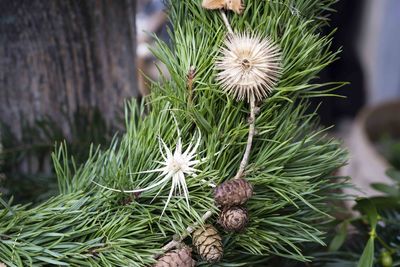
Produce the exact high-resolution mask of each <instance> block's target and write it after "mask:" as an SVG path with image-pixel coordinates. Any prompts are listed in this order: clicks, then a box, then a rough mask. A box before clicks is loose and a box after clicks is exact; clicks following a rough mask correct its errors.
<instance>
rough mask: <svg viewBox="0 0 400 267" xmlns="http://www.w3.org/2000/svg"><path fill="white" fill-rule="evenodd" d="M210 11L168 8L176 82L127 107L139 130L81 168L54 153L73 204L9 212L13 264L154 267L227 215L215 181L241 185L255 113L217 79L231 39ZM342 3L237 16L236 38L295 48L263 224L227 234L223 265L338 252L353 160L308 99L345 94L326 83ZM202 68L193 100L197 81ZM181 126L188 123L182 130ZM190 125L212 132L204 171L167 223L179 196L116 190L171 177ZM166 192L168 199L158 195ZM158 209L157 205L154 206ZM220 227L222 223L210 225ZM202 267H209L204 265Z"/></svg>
mask: <svg viewBox="0 0 400 267" xmlns="http://www.w3.org/2000/svg"><path fill="white" fill-rule="evenodd" d="M200 2H201V1H200V0H195V1H180V0H172V1H171V2H169V3H168V10H169V15H170V20H171V23H172V25H173V30H171V32H170V34H171V44H166V43H163V42H162V41H158V47H157V49H155V50H154V54H155V55H156V56H157V57H158V58H159V59H160V60H161V62H162V63H164V64H165V66H166V67H167V69H168V72H169V75H170V78H168V79H167V78H165V77H164V78H162V81H161V82H159V83H156V82H153V83H152V93H151V95H150V96H149V97H148V98H147V99H146V101H145V103H142V104H138V103H137V102H136V101H135V100H132V101H130V102H129V103H128V104H127V109H126V133H125V134H124V135H123V136H122V137H121V139H119V140H118V139H115V140H114V141H113V142H112V144H111V146H110V148H109V149H107V150H104V151H100V150H96V149H92V151H91V152H90V155H89V159H88V161H87V162H86V163H85V164H84V165H82V166H77V165H76V164H75V163H74V161H73V158H72V157H70V156H69V155H68V153H67V151H66V149H65V146H60V148H58V149H57V151H56V152H55V153H54V155H53V158H54V164H55V169H56V172H57V176H58V180H59V188H60V195H59V196H57V197H55V198H53V199H50V200H49V201H47V202H45V203H43V204H41V205H39V206H37V207H29V206H18V205H17V206H12V205H11V203H9V204H7V205H6V206H7V207H5V208H4V209H3V210H1V217H0V234H1V237H2V238H1V240H0V259H1V260H2V261H3V262H5V263H6V264H7V265H9V266H44V265H46V264H54V265H59V266H145V265H148V264H151V263H152V262H154V260H153V258H152V255H154V254H155V253H159V252H160V249H161V247H162V246H163V244H165V243H167V242H168V241H170V240H171V239H172V237H173V236H174V235H182V234H183V233H184V232H185V229H186V227H188V226H190V225H193V224H194V223H196V222H199V221H200V220H201V216H202V215H203V214H204V213H205V212H206V211H208V210H211V211H213V212H214V214H216V212H217V208H216V207H215V206H214V201H213V197H212V189H211V188H210V187H209V184H210V183H213V184H220V183H222V182H223V181H225V180H228V179H230V178H232V176H234V175H235V172H236V170H237V168H238V165H239V163H240V160H241V158H242V155H243V152H244V147H245V146H246V136H247V131H248V127H247V120H246V119H247V113H248V111H247V108H246V106H245V105H244V104H242V103H237V102H235V101H234V100H232V99H230V97H228V96H227V95H225V94H224V93H223V92H222V91H221V90H220V88H219V86H218V85H217V84H216V82H215V79H214V78H215V72H214V68H213V66H214V62H215V59H216V56H217V55H218V52H219V48H220V46H221V45H222V43H223V40H224V38H225V36H226V30H225V28H224V24H223V22H222V19H221V17H220V16H219V13H218V12H210V11H206V10H203V9H202V8H201V3H200ZM334 2H335V1H334V0H324V1H313V0H297V1H295V2H294V1H289V0H282V1H274V0H271V1H259V0H248V1H245V5H246V9H245V11H244V13H243V15H242V16H238V15H234V14H229V16H228V17H229V19H230V21H231V23H232V28H233V29H234V31H251V32H257V33H258V34H259V35H261V36H265V37H266V36H269V37H270V38H271V39H273V40H274V41H275V42H276V43H278V44H279V46H280V47H281V49H282V52H283V59H284V60H283V76H282V79H281V81H280V83H279V85H278V87H277V88H276V89H275V91H274V93H273V94H272V95H271V96H270V97H269V98H268V99H267V100H265V101H264V102H263V103H260V109H261V113H260V114H259V116H258V117H257V120H256V127H257V132H258V134H257V135H256V136H255V139H254V144H253V150H252V152H251V155H250V160H249V163H250V165H249V166H248V168H247V170H246V177H247V179H248V180H249V181H250V182H251V183H252V184H253V185H254V187H255V196H254V197H253V198H252V199H251V200H250V201H249V203H248V209H249V213H250V224H249V226H248V228H247V230H246V231H245V232H243V233H241V234H228V233H223V236H224V246H225V248H224V251H225V256H224V260H223V262H221V263H220V264H219V266H244V265H250V266H257V265H259V266H265V262H267V261H268V260H270V259H271V258H272V257H275V256H279V257H286V258H290V259H295V260H300V261H306V260H309V258H308V257H307V256H306V255H304V254H303V251H302V249H303V247H304V245H305V244H308V243H318V244H324V242H323V238H324V229H325V226H326V223H327V222H328V221H329V220H330V219H331V217H330V216H329V214H330V213H331V212H332V210H333V205H330V204H329V203H331V201H332V200H337V199H341V198H342V197H343V196H341V195H340V194H338V193H337V190H338V189H340V188H341V187H343V186H344V185H345V181H343V180H341V179H339V178H340V177H335V176H334V175H333V173H334V171H335V170H336V169H337V168H339V167H340V166H342V165H343V164H344V163H345V160H346V155H345V152H344V151H343V150H342V149H341V148H340V144H339V143H338V142H336V141H334V140H331V139H329V138H328V137H327V136H326V134H325V130H324V129H319V128H318V125H317V124H316V121H317V119H316V114H315V113H311V114H307V112H306V111H307V107H308V105H307V101H306V99H307V98H308V97H315V96H321V95H330V94H331V91H332V90H334V89H335V87H337V86H338V85H340V84H335V83H333V84H327V85H322V84H315V79H316V78H317V74H318V72H319V71H320V70H321V69H323V68H324V67H325V66H326V65H328V64H329V63H331V62H332V61H334V60H335V59H336V56H337V53H336V52H331V51H330V49H329V48H330V40H331V36H321V34H320V28H321V27H322V26H323V25H325V24H326V21H327V17H326V15H327V13H326V11H329V10H330V6H331V5H332V4H333V3H334ZM191 67H194V69H195V73H196V74H195V78H194V82H193V92H192V93H193V95H192V96H190V97H191V99H192V100H191V101H188V99H189V94H190V93H189V91H188V89H187V74H188V72H189V70H190V69H191ZM174 117H175V118H176V121H177V125H178V126H177V125H176V124H175V122H174ZM177 127H179V129H180V130H181V133H182V140H183V144H187V143H189V142H190V140H191V138H192V137H193V135H194V133H195V132H196V131H198V130H199V131H201V134H202V140H201V144H200V148H199V151H200V154H199V158H204V162H203V163H202V164H201V165H199V167H198V168H199V169H200V170H201V173H200V174H199V175H198V176H197V177H189V178H187V184H188V188H189V192H190V204H191V207H190V208H188V207H187V205H186V203H185V200H184V198H183V197H180V196H175V197H174V198H173V199H172V200H171V203H170V204H169V206H168V209H167V211H166V214H165V215H164V216H162V217H160V214H161V212H162V210H163V208H164V205H165V201H166V200H167V196H168V191H169V186H166V187H165V188H162V189H161V190H160V191H158V190H159V188H156V189H154V190H150V191H147V192H143V193H141V194H140V195H128V194H124V193H114V192H109V191H107V190H103V189H101V188H99V187H97V186H95V185H94V184H93V183H92V181H96V182H98V183H101V184H104V185H107V186H109V187H113V188H118V189H121V190H123V189H134V188H141V187H144V186H146V185H149V184H151V183H153V182H154V181H156V180H157V179H158V178H157V174H137V173H138V172H140V171H144V170H150V169H155V168H157V167H158V165H157V163H156V161H159V160H160V159H161V156H160V152H159V143H158V137H159V136H160V137H162V139H163V140H164V141H165V142H166V143H167V144H168V146H170V147H174V146H175V143H176V140H177V137H178V136H177ZM158 192H159V195H158V197H156V198H154V196H155V195H156V194H157V193H158ZM153 198H154V199H153ZM209 222H210V223H214V222H215V216H214V217H212V218H211V219H210V220H209ZM199 264H200V265H205V263H202V262H199Z"/></svg>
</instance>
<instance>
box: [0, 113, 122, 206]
mask: <svg viewBox="0 0 400 267" xmlns="http://www.w3.org/2000/svg"><path fill="white" fill-rule="evenodd" d="M61 117H62V118H63V123H64V125H67V127H66V128H68V129H69V134H68V136H66V135H65V134H64V131H63V130H62V129H61V127H60V123H57V122H55V121H54V120H53V119H52V118H50V117H45V118H43V119H41V120H37V121H36V122H35V123H34V125H33V126H31V125H29V124H28V123H25V122H24V123H23V125H22V129H23V130H22V133H23V135H22V137H21V139H18V138H16V137H15V136H14V134H13V133H12V132H11V130H10V127H9V126H8V125H6V124H0V133H1V140H0V141H1V143H2V144H4V148H3V150H1V151H0V159H1V160H0V173H3V174H4V175H5V179H3V180H4V181H3V183H2V184H1V185H2V186H3V187H5V188H6V189H7V191H8V192H7V195H6V196H7V197H9V196H13V197H14V199H15V201H16V202H17V203H29V202H35V203H36V202H40V201H43V200H45V199H47V198H49V197H50V196H53V195H56V194H58V189H57V178H56V177H55V173H54V170H53V168H52V164H51V153H52V152H53V150H54V142H56V143H61V142H63V141H64V140H67V141H66V145H67V147H68V150H69V151H70V152H71V153H72V154H73V155H74V159H75V161H76V162H77V164H81V163H82V162H85V161H86V159H87V155H88V150H89V148H90V146H91V144H96V145H102V146H105V147H107V146H108V145H109V143H110V141H111V139H112V135H113V134H114V133H113V130H112V129H111V127H110V126H108V125H107V124H106V122H105V120H104V118H103V116H102V114H101V113H100V111H99V110H98V109H94V108H93V109H88V108H78V110H77V111H76V112H75V113H74V115H73V118H70V116H68V115H67V114H62V115H61Z"/></svg>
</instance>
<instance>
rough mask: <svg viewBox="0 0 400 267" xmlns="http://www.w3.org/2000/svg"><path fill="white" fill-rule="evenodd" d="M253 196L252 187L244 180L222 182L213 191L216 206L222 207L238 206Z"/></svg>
mask: <svg viewBox="0 0 400 267" xmlns="http://www.w3.org/2000/svg"><path fill="white" fill-rule="evenodd" d="M252 195H253V186H252V185H251V184H250V183H249V182H248V181H247V180H245V179H234V180H230V181H227V182H224V183H222V184H220V185H219V186H217V187H216V188H215V190H214V199H215V202H216V203H217V205H219V206H223V207H232V206H240V205H243V204H244V203H246V202H247V200H249V199H250V198H251V196H252Z"/></svg>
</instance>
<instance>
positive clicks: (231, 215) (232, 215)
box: [218, 206, 249, 232]
mask: <svg viewBox="0 0 400 267" xmlns="http://www.w3.org/2000/svg"><path fill="white" fill-rule="evenodd" d="M248 222H249V213H248V212H247V209H246V208H243V207H239V206H236V207H230V208H225V209H223V210H222V212H221V214H220V215H219V218H218V223H219V224H220V225H221V226H222V227H223V228H224V229H225V230H226V231H232V232H241V231H242V230H243V229H244V228H245V227H246V225H247V223H248Z"/></svg>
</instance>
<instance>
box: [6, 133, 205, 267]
mask: <svg viewBox="0 0 400 267" xmlns="http://www.w3.org/2000/svg"><path fill="white" fill-rule="evenodd" d="M178 135H179V137H178V142H177V144H176V147H175V151H173V150H172V149H171V148H169V147H168V146H167V145H166V144H165V142H164V141H163V140H162V139H161V138H159V142H160V144H159V146H160V154H161V156H162V159H163V161H157V163H159V164H160V165H161V166H160V167H159V168H156V169H154V170H147V171H141V172H138V173H136V174H143V173H157V172H159V173H161V174H160V175H159V177H158V178H160V177H163V178H162V179H161V180H159V181H158V182H155V183H153V184H151V185H149V186H147V187H145V188H140V189H134V190H120V189H116V188H110V187H106V186H104V185H101V184H98V183H96V182H94V181H93V183H95V184H96V185H98V186H100V187H102V188H105V189H108V190H111V191H114V192H122V193H141V192H145V191H148V190H150V189H153V188H156V187H160V186H161V189H162V188H164V186H165V185H166V184H167V183H168V182H169V181H170V180H171V181H172V182H171V189H170V191H169V195H168V199H167V201H166V203H165V206H164V209H163V211H162V213H161V216H162V215H163V214H164V212H165V210H166V208H167V206H168V204H169V202H170V200H171V198H172V195H173V194H174V193H176V191H177V190H178V191H179V193H180V194H181V193H183V196H184V197H185V200H186V203H187V206H188V207H190V204H189V189H188V186H187V184H186V178H187V176H196V172H199V170H198V169H195V168H194V167H195V165H197V164H199V163H200V160H196V159H195V158H196V156H197V149H198V147H199V145H200V140H201V134H200V132H199V136H198V137H197V142H196V143H195V144H194V143H192V142H191V143H189V145H188V146H187V148H186V150H183V145H182V141H181V135H180V130H179V129H178ZM161 189H160V190H161ZM159 193H160V191H159V192H158V193H157V195H156V197H157V196H158V194H159ZM0 267H1V266H0Z"/></svg>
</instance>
